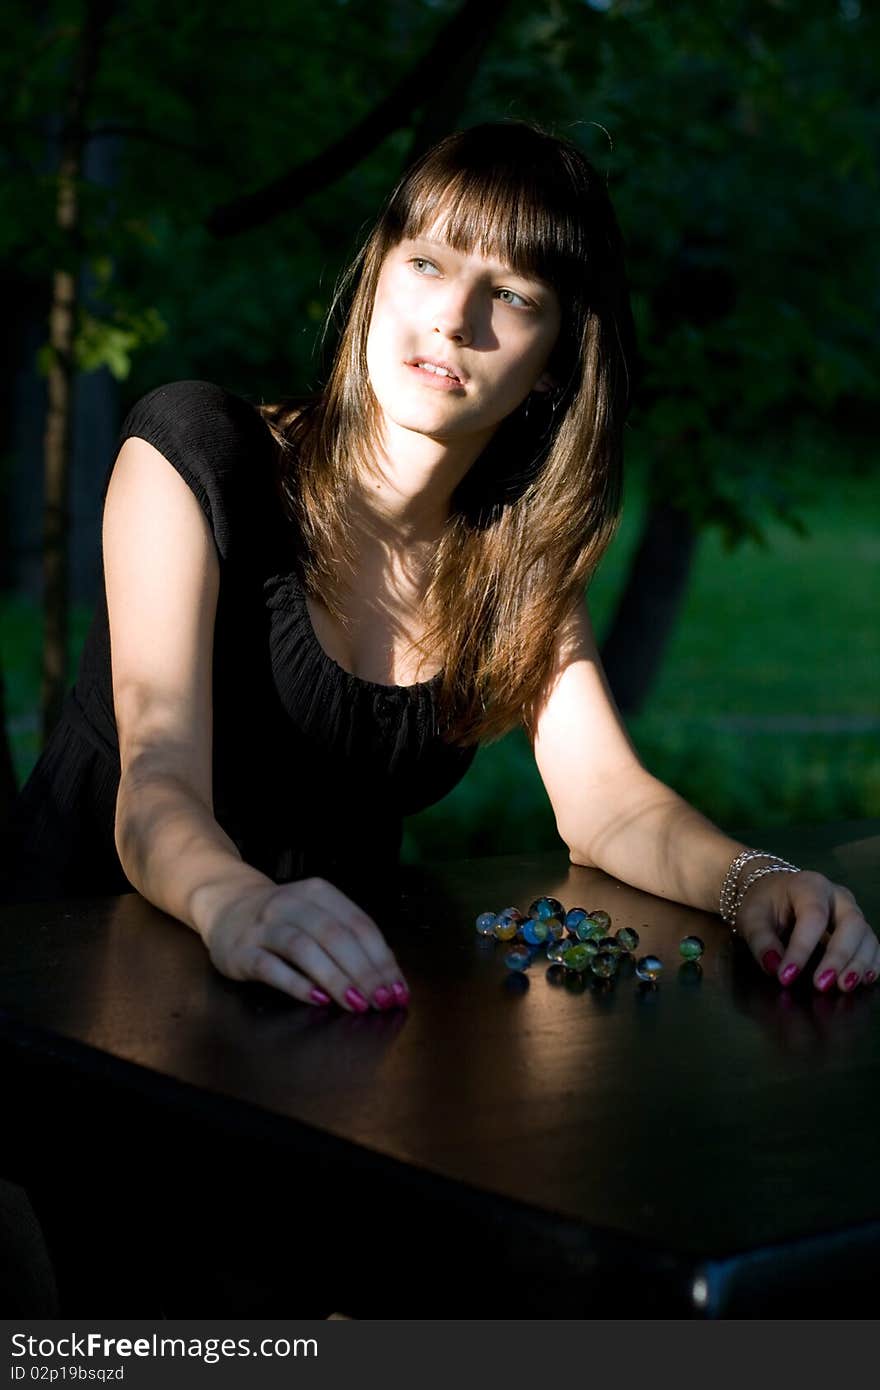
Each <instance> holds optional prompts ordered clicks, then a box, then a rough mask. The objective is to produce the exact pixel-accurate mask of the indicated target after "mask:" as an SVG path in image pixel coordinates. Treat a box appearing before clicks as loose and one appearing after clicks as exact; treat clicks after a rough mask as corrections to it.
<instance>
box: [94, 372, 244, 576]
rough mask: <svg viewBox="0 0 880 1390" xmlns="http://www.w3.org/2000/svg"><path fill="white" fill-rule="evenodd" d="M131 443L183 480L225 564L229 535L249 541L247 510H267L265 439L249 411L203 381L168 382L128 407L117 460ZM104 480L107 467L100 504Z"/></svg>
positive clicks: (233, 397)
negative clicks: (140, 442)
mask: <svg viewBox="0 0 880 1390" xmlns="http://www.w3.org/2000/svg"><path fill="white" fill-rule="evenodd" d="M131 438H137V439H145V440H146V441H147V443H148V444H152V445H153V446H154V448H156V449H158V450H159V452H160V453H161V454H163V455H164V457H165V458H166V459H167V460H168V462H169V463H170V464H172V466H173V467H174V468H175V469H176V470H177V472H178V473H179V474H180V476H181V477H182V478H183V480H184V482H185V483H186V484H187V486H188V487H189V488H190V490H191V491H192V493H193V494H194V496H195V497H196V499H197V501H198V503H199V506H200V507H201V508H202V511H203V512H204V514H205V516H206V517H207V519H208V523H209V525H210V527H211V530H212V532H213V535H214V540H215V543H216V546H217V550H218V553H219V555H220V557H221V559H224V560H225V559H227V558H229V555H230V551H231V550H232V549H233V547H234V541H235V535H236V533H237V532H238V533H241V532H243V531H244V530H245V529H247V530H248V531H250V533H251V537H252V535H253V532H252V531H251V528H249V527H247V518H248V516H249V515H250V514H252V513H253V512H254V507H255V504H256V503H258V502H259V504H260V505H262V506H263V507H265V506H267V505H271V503H270V493H271V484H270V476H271V473H270V458H271V435H270V433H269V429H268V426H267V425H266V424H265V422H264V420H263V418H262V416H261V415H260V414H259V412H258V411H257V410H256V408H255V407H254V406H253V405H251V404H250V403H249V402H248V401H246V400H244V399H243V397H241V396H236V395H234V394H233V392H231V391H227V390H225V389H224V388H223V387H222V386H217V385H215V384H214V383H213V382H210V381H174V382H170V383H169V384H168V385H166V386H159V387H157V388H156V389H155V390H154V391H150V392H148V393H147V395H145V396H142V397H141V398H140V400H138V401H136V402H135V404H134V405H133V406H132V408H131V410H130V411H129V412H128V414H127V416H126V417H125V420H124V421H123V424H122V428H121V430H120V432H119V438H118V440H117V444H116V453H117V454H118V452H119V450H120V449H121V448H122V445H123V444H124V443H125V441H126V439H131ZM114 463H115V459H114ZM112 472H113V467H112V465H111V468H110V469H109V471H108V473H107V476H106V478H105V480H104V486H103V488H102V491H101V501H102V503H103V502H104V500H105V499H106V495H107V488H108V487H109V485H110V476H111V474H112ZM254 519H255V518H254Z"/></svg>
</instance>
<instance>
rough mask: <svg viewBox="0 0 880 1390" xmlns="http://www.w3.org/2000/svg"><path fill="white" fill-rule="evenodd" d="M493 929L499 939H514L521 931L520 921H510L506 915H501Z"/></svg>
mask: <svg viewBox="0 0 880 1390" xmlns="http://www.w3.org/2000/svg"><path fill="white" fill-rule="evenodd" d="M492 930H493V931H494V933H495V935H496V936H497V937H498V940H499V941H512V940H513V938H514V937H515V936H516V934H517V932H518V931H519V923H518V922H510V921H508V920H507V918H506V917H501V916H499V917H498V919H497V920H496V922H495V926H494V927H493V928H492Z"/></svg>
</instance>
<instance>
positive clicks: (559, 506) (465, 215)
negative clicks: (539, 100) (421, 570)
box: [260, 121, 635, 746]
mask: <svg viewBox="0 0 880 1390" xmlns="http://www.w3.org/2000/svg"><path fill="white" fill-rule="evenodd" d="M438 219H439V220H442V221H443V235H444V236H445V238H446V239H447V240H448V241H449V242H450V244H451V245H452V246H453V247H454V248H455V249H456V250H458V251H462V252H464V253H469V252H472V251H474V250H479V251H480V252H481V253H482V254H483V255H487V256H495V257H497V258H498V259H499V260H501V261H503V262H506V263H507V264H508V265H510V266H511V267H512V268H513V269H515V270H518V271H520V272H521V273H522V274H524V275H529V276H533V277H534V276H537V277H538V278H540V279H543V280H545V281H548V282H549V283H550V284H551V285H552V286H553V287H554V289H555V290H556V292H557V295H558V297H559V301H560V305H561V308H562V326H561V329H560V333H559V338H558V341H557V344H556V347H555V348H554V351H553V353H552V355H551V359H550V362H549V364H548V370H549V371H550V372H551V373H552V375H553V377H554V379H555V381H556V382H557V383H558V387H559V389H558V390H557V391H556V392H555V393H554V394H553V396H552V397H546V396H543V395H542V396H541V397H538V395H537V393H534V392H533V393H532V394H531V396H530V397H529V398H528V400H527V401H526V402H524V403H523V405H522V406H521V407H519V408H518V409H517V410H515V411H514V412H513V413H512V414H511V415H509V416H508V417H507V418H506V419H505V420H503V421H502V422H501V424H500V425H499V426H498V428H497V430H496V432H495V434H494V436H493V437H492V439H491V441H490V442H489V444H488V445H487V447H486V448H485V449H484V450H483V452H482V454H481V455H480V456H479V458H478V459H477V460H476V461H475V463H474V464H473V466H472V467H471V469H470V470H469V472H468V473H467V474H466V476H465V477H464V478H463V479H462V480H461V482H460V483H459V485H458V487H457V488H456V490H455V492H454V493H453V495H452V498H451V502H450V508H449V517H448V520H447V522H446V526H445V529H444V532H443V534H442V536H441V538H440V540H439V542H438V544H437V546H436V549H435V550H434V552H433V556H432V559H431V561H430V564H429V569H428V572H427V582H426V586H425V591H424V619H425V624H426V626H425V633H424V638H423V641H422V643H421V644H420V645H421V649H422V651H423V653H429V654H431V655H433V656H435V657H437V658H439V660H440V661H442V662H443V672H442V677H441V679H440V681H439V684H438V691H437V711H438V717H439V721H440V725H441V730H442V735H443V737H444V738H445V739H446V740H447V742H449V743H454V744H458V745H460V746H467V745H470V744H473V743H491V742H493V741H494V740H496V739H499V738H501V737H502V736H503V735H504V734H506V733H508V732H509V731H510V730H511V729H512V728H514V727H516V726H517V725H519V724H520V723H522V724H524V725H525V728H526V731H527V733H528V735H529V737H530V738H531V739H534V734H535V721H536V718H537V712H538V709H539V707H540V702H541V700H542V698H543V695H544V694H545V692H546V688H547V684H548V681H549V680H550V678H551V676H552V674H553V671H554V665H555V658H556V656H557V647H558V640H559V635H560V632H561V630H562V627H563V624H564V623H565V620H566V618H568V617H569V616H570V615H571V612H572V610H573V608H574V606H575V605H576V604H577V603H578V602H579V601H580V600H581V599H582V597H583V594H584V591H585V589H586V587H587V585H588V584H589V581H590V579H591V577H592V575H593V573H594V572H595V570H596V568H597V566H598V564H599V561H600V560H601V558H602V555H603V554H604V552H605V550H606V548H607V546H608V544H609V542H610V541H611V539H612V537H613V535H614V533H615V531H616V529H617V525H618V521H619V514H620V505H621V498H622V488H623V440H622V435H623V425H624V419H625V416H626V412H627V408H628V405H629V400H630V396H631V375H632V369H633V363H634V358H635V336H634V329H633V321H632V314H631V310H630V304H629V292H628V288H627V282H626V273H625V268H624V256H623V242H622V238H621V234H620V230H619V228H618V225H617V221H616V218H615V215H614V211H613V208H612V206H611V202H610V199H609V197H608V193H607V190H606V187H605V183H604V181H603V179H602V178H601V177H600V175H599V174H598V173H597V172H596V170H595V169H594V168H593V166H592V165H591V164H590V163H589V161H588V160H587V159H586V158H585V157H584V155H583V154H582V153H581V152H580V150H578V149H577V147H576V146H575V145H573V144H572V143H570V142H569V141H568V140H564V139H560V138H558V137H557V136H554V135H551V134H549V133H547V132H546V131H544V130H542V129H540V128H539V127H537V126H535V125H533V124H530V123H527V122H524V121H500V122H487V123H485V124H483V125H478V126H474V127H471V128H470V129H468V130H464V131H460V132H458V133H456V134H453V135H450V136H447V137H446V138H445V139H443V140H441V141H440V143H439V144H437V145H435V146H434V147H433V148H432V149H430V150H429V151H428V152H427V153H426V154H425V155H423V156H422V158H421V159H419V160H418V161H417V162H416V163H415V164H414V165H413V166H412V167H411V168H410V169H409V170H408V171H407V172H406V173H405V174H404V176H403V178H402V179H401V180H400V182H399V183H398V185H397V187H396V188H395V189H394V190H393V192H392V193H391V195H390V197H389V199H388V201H387V203H386V205H385V207H384V209H383V211H382V213H381V215H380V217H379V220H378V222H377V223H376V226H375V227H374V229H373V231H372V233H371V234H370V236H369V238H368V239H367V241H366V243H365V245H364V246H363V247H362V249H361V251H360V252H359V254H358V255H357V257H356V258H355V260H354V262H353V264H352V265H351V266H350V267H349V269H348V271H347V272H346V274H345V276H344V277H343V279H342V281H341V283H340V286H339V289H338V291H337V295H336V300H335V301H334V309H338V307H339V305H340V304H345V305H347V313H346V317H345V320H344V326H343V328H342V333H341V337H340V340H339V344H338V347H337V349H336V354H335V359H334V361H333V365H332V368H331V370H330V374H329V379H328V381H327V385H326V387H325V388H324V390H323V391H321V392H320V393H319V394H318V395H317V396H316V397H315V398H313V399H311V400H310V401H309V402H307V403H304V402H303V401H302V400H300V401H297V402H293V401H292V400H287V401H283V402H280V403H277V404H274V405H270V404H267V405H263V406H261V407H260V410H261V412H262V414H263V417H264V419H265V420H266V422H267V424H268V425H269V427H270V429H271V430H272V433H273V435H274V437H275V439H276V442H277V444H278V446H279V449H280V451H281V455H280V468H279V487H280V494H281V498H282V501H283V504H284V507H285V510H286V512H287V514H288V515H289V517H290V519H291V520H292V521H293V522H294V524H295V526H296V528H297V529H298V531H299V534H300V536H301V538H302V552H301V557H300V563H301V568H302V576H303V582H304V586H305V589H306V591H307V593H310V594H314V595H317V596H318V597H319V598H320V599H321V601H322V602H323V603H324V604H325V605H326V607H327V608H328V609H329V611H330V612H331V613H332V614H333V616H334V617H335V618H336V620H337V621H338V622H340V623H342V624H343V625H347V624H346V617H345V612H344V601H345V593H346V588H347V586H346V583H345V580H344V575H345V574H349V575H350V574H352V573H353V572H354V563H355V555H356V534H357V533H356V531H355V529H354V527H353V524H352V522H351V520H350V518H349V513H348V506H347V499H348V497H349V495H350V488H351V485H352V483H353V481H354V479H355V478H356V477H358V476H359V475H360V474H361V471H362V470H363V469H364V468H366V469H367V470H368V469H369V460H370V455H371V449H372V447H373V443H374V441H375V440H376V439H377V437H378V430H379V408H378V402H377V401H376V398H375V395H374V394H373V390H372V387H371V386H370V381H369V375H368V372H367V362H366V344H367V333H368V329H369V324H370V316H371V312H372V306H373V301H374V297H375V290H376V282H377V279H378V275H379V271H380V268H381V266H382V263H383V261H384V258H385V256H386V254H387V252H388V251H389V250H390V249H391V248H392V247H394V246H396V245H397V244H398V243H399V242H400V241H401V240H403V239H408V238H414V237H417V236H419V235H421V234H422V233H423V232H424V231H425V230H426V229H427V228H429V227H431V226H432V225H436V223H437V221H438ZM334 309H331V313H333V312H334ZM438 664H439V661H438Z"/></svg>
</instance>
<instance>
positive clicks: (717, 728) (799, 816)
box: [0, 476, 880, 863]
mask: <svg viewBox="0 0 880 1390" xmlns="http://www.w3.org/2000/svg"><path fill="white" fill-rule="evenodd" d="M812 486H813V496H812V498H811V500H810V502H809V505H808V506H807V507H806V508H805V510H804V513H803V514H804V519H805V521H806V523H807V526H808V528H809V535H808V536H806V537H804V538H800V537H798V536H796V535H794V534H793V533H792V532H790V531H789V530H788V529H787V528H785V527H783V526H781V525H775V526H772V527H770V528H769V539H770V545H769V547H768V548H767V549H766V550H764V549H761V548H759V547H757V546H755V545H753V544H751V543H750V544H748V545H746V546H743V547H741V548H740V549H738V550H735V551H733V552H730V553H728V552H726V551H725V550H724V549H723V547H722V545H721V543H720V539H719V538H718V536H717V535H716V534H715V533H714V532H710V533H707V534H705V535H704V536H703V537H702V539H701V542H700V544H699V547H698V551H697V555H696V560H695V564H694V570H693V575H692V582H691V586H690V589H689V592H688V596H687V599H686V602H685V604H684V607H683V609H682V612H681V615H680V621H679V623H678V626H677V628H676V631H675V634H674V636H673V639H672V641H671V643H670V645H669V648H668V650H667V653H666V656H665V661H664V666H663V669H662V671H661V673H660V677H659V679H658V681H657V684H656V685H655V687H654V689H653V691H652V693H651V697H650V701H649V705H648V707H647V708H646V710H645V712H644V713H643V714H641V715H639V716H638V717H635V718H633V719H630V720H629V721H628V727H629V731H630V735H631V737H632V739H633V741H634V743H635V745H636V747H637V748H638V750H639V754H640V756H641V758H642V761H643V762H644V763H645V765H646V766H647V767H648V768H649V769H650V771H651V772H653V773H654V775H655V776H657V777H659V778H660V779H661V780H662V781H664V782H666V783H667V784H668V785H669V786H672V787H674V788H675V790H676V791H677V792H679V793H680V794H681V795H682V796H684V797H685V798H686V799H687V800H688V801H690V802H691V803H692V804H693V805H695V806H697V807H698V808H699V809H700V810H701V811H702V812H703V813H704V814H705V815H707V816H708V817H709V818H710V819H711V820H713V821H715V822H716V824H719V825H721V826H722V828H726V827H729V826H733V825H744V824H749V823H751V824H755V825H757V824H760V825H762V826H771V825H782V824H785V823H786V822H789V823H793V824H794V823H796V824H808V823H815V822H820V821H827V820H838V819H840V820H844V819H860V818H862V817H880V733H878V727H877V721H878V719H880V702H878V698H877V697H878V690H880V623H878V621H877V614H878V609H880V604H878V598H880V579H878V572H880V563H878V562H880V526H878V520H880V517H878V505H877V501H876V497H875V493H876V486H875V483H874V480H873V478H871V477H870V476H866V477H863V478H859V479H852V478H847V479H846V480H844V482H843V483H842V484H841V485H838V483H837V482H836V480H835V479H834V478H833V477H829V478H828V479H827V481H825V482H824V483H821V482H819V481H814V482H813V485H812ZM644 505H645V504H644V496H643V493H642V491H641V488H640V486H639V484H638V481H637V480H636V479H634V478H633V479H631V480H630V481H628V484H627V496H626V503H625V507H624V514H623V520H622V523H621V527H620V530H619V532H618V535H617V537H616V539H615V541H614V544H613V545H612V547H611V549H610V550H609V552H608V554H607V555H606V557H605V560H604V562H603V564H602V568H601V570H600V572H599V574H598V575H597V576H596V579H595V581H594V583H593V586H592V588H591V591H590V606H591V611H592V615H593V620H594V624H595V628H596V633H597V637H598V639H599V641H600V642H601V640H602V637H603V635H604V633H605V631H606V630H607V627H608V624H609V622H610V619H611V615H612V612H613V608H614V604H615V601H616V598H617V595H618V594H619V592H620V587H621V584H622V582H623V579H624V576H625V573H626V569H627V566H628V563H629V559H630V556H631V553H632V549H633V546H634V545H635V543H636V540H637V536H638V530H639V525H640V521H641V518H642V515H643V512H644ZM90 617H91V614H90V612H89V611H87V610H85V609H82V608H78V609H76V610H75V612H74V613H73V615H72V660H71V671H70V679H71V681H72V680H73V677H74V673H75V667H76V661H77V660H78V656H79V651H80V648H81V646H82V641H83V638H84V636H85V632H86V628H87V626H88V623H89V620H90ZM40 640H41V622H40V615H39V612H38V611H37V610H36V608H35V607H34V605H32V604H29V603H27V602H25V601H24V600H22V599H21V598H15V597H11V596H5V597H3V598H0V657H2V662H3V669H4V672H5V675H6V683H7V704H8V713H9V721H10V726H11V728H12V731H13V733H12V739H11V741H12V745H13V757H14V760H15V765H16V770H17V773H18V776H19V780H20V781H23V780H24V778H25V777H26V775H27V773H28V772H29V771H30V768H31V767H32V765H33V762H34V760H35V758H36V756H37V751H38V739H39V735H38V730H37V726H36V707H37V704H38V699H39V695H38V692H39V661H40ZM732 716H738V717H742V716H748V717H751V718H752V719H755V720H758V721H760V720H761V719H767V720H772V719H773V718H776V719H779V718H780V717H782V716H812V717H826V718H827V717H831V716H843V717H845V718H848V719H850V720H853V719H856V718H858V717H859V716H863V717H865V718H866V719H868V720H873V721H874V725H873V728H869V730H868V731H867V732H865V731H862V732H858V731H847V730H846V729H845V728H843V729H842V730H841V731H840V732H822V731H813V732H810V731H800V732H799V731H798V730H796V729H790V730H782V731H780V730H779V729H778V728H774V727H772V725H770V726H768V727H766V728H761V727H760V725H759V726H758V727H757V728H754V729H748V730H742V729H733V728H730V727H728V728H725V727H724V723H723V721H724V719H725V718H730V717H732ZM559 844H560V841H559V838H558V836H557V833H556V827H555V823H554V819H553V815H552V811H551V809H550V805H549V802H548V800H547V796H546V793H545V791H544V788H543V785H542V783H541V780H540V777H539V775H538V772H537V769H536V767H535V764H534V760H533V758H532V755H531V751H530V749H529V746H528V742H527V740H526V738H525V735H524V734H523V733H522V732H521V731H516V732H514V733H512V734H510V735H508V737H507V738H505V739H503V740H501V741H500V742H499V743H497V744H493V745H492V746H490V747H487V748H483V749H481V750H480V752H479V753H478V754H477V757H476V759H475V760H474V764H473V766H472V768H471V770H470V771H469V772H468V774H467V776H466V777H465V778H464V780H463V781H462V782H461V783H460V784H459V786H458V787H457V788H456V789H455V790H454V791H453V792H452V793H451V794H450V795H449V796H448V797H446V798H445V800H444V801H442V802H440V803H439V804H438V805H436V806H433V807H430V808H429V809H428V810H427V811H424V812H422V813H421V814H420V815H418V816H414V817H411V818H410V819H409V820H408V821H407V823H406V829H405V837H404V851H403V854H404V860H405V861H406V862H411V863H412V862H418V861H420V860H423V859H432V858H443V857H448V856H459V855H462V854H467V855H479V854H491V853H509V852H513V851H516V850H518V849H525V848H530V849H542V848H551V847H558V846H559Z"/></svg>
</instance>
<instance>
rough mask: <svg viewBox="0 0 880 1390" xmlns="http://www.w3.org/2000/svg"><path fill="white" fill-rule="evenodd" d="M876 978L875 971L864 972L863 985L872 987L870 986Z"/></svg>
mask: <svg viewBox="0 0 880 1390" xmlns="http://www.w3.org/2000/svg"><path fill="white" fill-rule="evenodd" d="M876 978H877V974H876V972H875V971H873V970H866V971H865V984H866V985H872V984H873V983H874V981H875V980H876Z"/></svg>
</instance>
